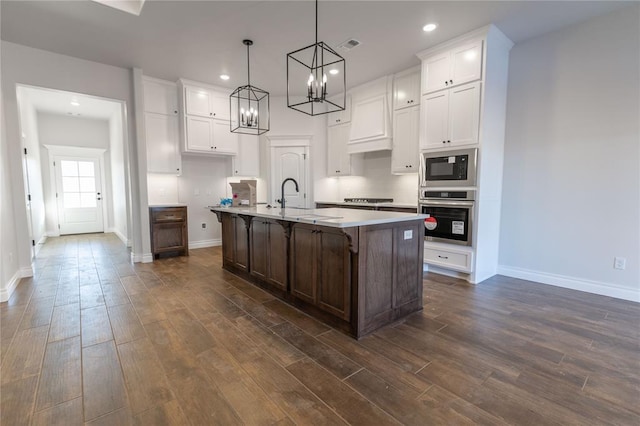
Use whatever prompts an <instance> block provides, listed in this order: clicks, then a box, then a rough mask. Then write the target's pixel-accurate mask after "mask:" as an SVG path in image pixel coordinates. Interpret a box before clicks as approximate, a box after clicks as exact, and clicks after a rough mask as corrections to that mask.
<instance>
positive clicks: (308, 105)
mask: <svg viewBox="0 0 640 426" xmlns="http://www.w3.org/2000/svg"><path fill="white" fill-rule="evenodd" d="M346 82H347V77H346V74H345V61H344V58H343V57H342V56H340V55H338V53H337V52H336V51H335V50H333V49H332V48H330V47H329V46H328V45H327V44H325V43H324V42H322V41H321V42H318V0H316V42H315V43H314V44H312V45H310V46H307V47H303V48H302V49H298V50H296V51H294V52H291V53H289V54H287V106H288V107H289V108H292V109H295V110H296V111H300V112H303V113H305V114H308V115H320V114H327V113H329V112H335V111H344V109H345V103H346V90H345V88H346Z"/></svg>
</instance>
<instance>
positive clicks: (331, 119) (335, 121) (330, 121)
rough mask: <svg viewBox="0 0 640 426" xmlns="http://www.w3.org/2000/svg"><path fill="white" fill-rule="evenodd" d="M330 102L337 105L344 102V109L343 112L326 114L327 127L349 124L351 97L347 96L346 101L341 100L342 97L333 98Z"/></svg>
mask: <svg viewBox="0 0 640 426" xmlns="http://www.w3.org/2000/svg"><path fill="white" fill-rule="evenodd" d="M332 100H333V101H334V102H336V103H338V104H339V105H342V102H343V101H344V104H345V109H344V111H338V112H332V113H330V114H327V116H328V117H327V125H328V126H336V125H339V124H345V123H349V122H350V121H351V96H349V95H347V97H346V99H343V98H342V97H339V98H335V97H334V98H332Z"/></svg>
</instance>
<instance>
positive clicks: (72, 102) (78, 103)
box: [71, 101, 80, 106]
mask: <svg viewBox="0 0 640 426" xmlns="http://www.w3.org/2000/svg"><path fill="white" fill-rule="evenodd" d="M71 105H73V106H80V102H78V101H71Z"/></svg>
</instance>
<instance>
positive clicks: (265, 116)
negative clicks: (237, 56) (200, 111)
mask: <svg viewBox="0 0 640 426" xmlns="http://www.w3.org/2000/svg"><path fill="white" fill-rule="evenodd" d="M242 43H243V44H244V45H245V46H247V84H246V85H245V86H240V87H238V88H237V89H236V90H235V91H234V92H233V93H232V94H231V95H230V97H229V99H230V111H231V114H230V115H231V117H236V119H235V120H234V119H232V120H230V126H231V127H230V130H231V132H232V133H244V134H250V135H261V134H263V133H264V132H267V131H269V92H266V91H264V90H262V89H259V88H257V87H254V86H252V85H251V49H250V47H251V46H252V45H253V41H252V40H249V39H245V40H242ZM263 123H264V124H263Z"/></svg>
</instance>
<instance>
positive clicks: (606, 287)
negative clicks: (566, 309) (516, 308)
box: [498, 265, 640, 302]
mask: <svg viewBox="0 0 640 426" xmlns="http://www.w3.org/2000/svg"><path fill="white" fill-rule="evenodd" d="M498 274H500V275H506V276H507V277H512V278H520V279H523V280H528V281H535V282H538V283H541V284H547V285H553V286H556V287H563V288H569V289H572V290H579V291H584V292H587V293H594V294H600V295H603V296H609V297H613V298H616V299H624V300H630V301H632V302H640V289H638V290H632V289H628V288H622V287H617V286H613V285H611V284H607V283H603V282H600V281H592V280H586V279H584V278H576V277H569V276H566V275H557V274H550V273H548V272H540V271H533V270H531V269H524V268H517V267H513V266H506V265H498Z"/></svg>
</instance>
